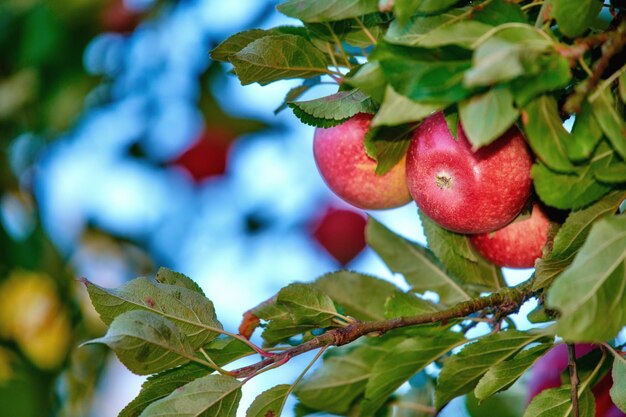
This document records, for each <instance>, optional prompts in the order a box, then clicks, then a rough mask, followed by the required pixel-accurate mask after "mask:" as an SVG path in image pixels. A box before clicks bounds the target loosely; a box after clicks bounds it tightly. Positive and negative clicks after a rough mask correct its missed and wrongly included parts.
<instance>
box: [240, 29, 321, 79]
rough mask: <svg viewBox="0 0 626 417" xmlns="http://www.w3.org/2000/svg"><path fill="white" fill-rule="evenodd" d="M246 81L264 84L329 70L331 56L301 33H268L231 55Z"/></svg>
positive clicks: (318, 73) (306, 76)
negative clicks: (298, 34) (329, 57)
mask: <svg viewBox="0 0 626 417" xmlns="http://www.w3.org/2000/svg"><path fill="white" fill-rule="evenodd" d="M230 61H231V63H232V64H233V65H234V67H235V73H236V74H237V76H238V77H239V80H240V81H241V83H242V84H243V85H246V84H251V83H254V82H258V83H259V84H261V85H266V84H269V83H271V82H273V81H277V80H284V79H289V78H310V77H315V76H318V75H324V74H327V73H328V68H327V67H328V65H329V61H328V57H327V56H326V55H325V54H324V53H323V52H322V51H320V50H319V49H317V48H316V47H315V46H313V44H312V43H311V42H309V41H308V40H307V39H305V38H304V37H302V36H297V35H271V36H264V37H262V38H260V39H257V40H255V41H253V42H251V43H250V44H248V45H247V46H246V47H245V48H243V49H242V50H241V51H239V52H237V53H236V54H235V55H232V56H231V57H230Z"/></svg>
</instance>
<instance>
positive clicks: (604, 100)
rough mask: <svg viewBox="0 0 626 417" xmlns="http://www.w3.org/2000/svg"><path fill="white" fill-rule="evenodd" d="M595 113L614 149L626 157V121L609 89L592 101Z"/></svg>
mask: <svg viewBox="0 0 626 417" xmlns="http://www.w3.org/2000/svg"><path fill="white" fill-rule="evenodd" d="M591 105H592V108H593V115H594V116H595V118H596V120H597V121H598V124H599V125H600V127H601V128H602V131H604V133H605V134H606V136H607V137H608V138H609V142H611V146H613V149H615V151H616V152H617V153H618V154H619V155H620V156H621V157H622V159H626V140H624V138H626V121H624V118H623V116H622V115H621V114H620V113H619V112H618V111H617V109H616V108H615V100H613V96H612V95H611V93H610V92H608V91H603V92H599V94H598V95H597V98H596V99H595V100H594V101H593V102H591Z"/></svg>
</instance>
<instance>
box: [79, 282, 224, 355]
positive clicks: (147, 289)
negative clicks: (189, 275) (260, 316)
mask: <svg viewBox="0 0 626 417" xmlns="http://www.w3.org/2000/svg"><path fill="white" fill-rule="evenodd" d="M84 283H85V285H86V286H87V291H88V293H89V297H90V298H91V302H92V303H93V305H94V307H95V309H96V311H97V312H98V314H100V318H101V319H102V321H103V322H104V323H105V324H111V322H112V321H113V320H114V319H115V318H116V317H117V316H119V315H120V314H123V313H126V312H128V311H132V310H147V311H150V312H152V313H155V314H158V315H160V316H163V317H164V318H166V319H168V320H171V321H172V322H173V323H174V324H175V325H176V326H177V327H178V328H179V329H180V330H181V331H182V332H183V333H184V334H185V335H187V337H188V340H189V342H190V343H191V345H192V346H193V347H194V348H198V347H200V346H202V345H203V344H205V343H207V342H209V341H210V340H212V339H214V338H216V337H217V336H218V335H219V330H221V329H222V325H221V324H220V322H219V321H217V317H216V316H215V308H214V307H213V303H212V302H211V301H210V300H209V299H207V298H206V297H204V296H202V295H200V294H199V293H198V292H196V291H194V290H190V289H187V288H185V287H181V286H178V285H168V284H161V283H158V282H156V281H152V280H150V279H148V278H144V277H140V278H135V279H133V280H131V281H129V282H127V283H126V284H124V285H122V286H121V287H119V288H117V289H111V290H109V289H105V288H102V287H99V286H97V285H95V284H93V283H91V282H89V281H87V280H84Z"/></svg>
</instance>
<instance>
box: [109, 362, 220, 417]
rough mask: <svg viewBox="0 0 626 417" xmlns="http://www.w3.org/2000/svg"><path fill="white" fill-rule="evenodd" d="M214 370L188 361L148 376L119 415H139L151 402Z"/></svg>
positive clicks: (121, 416)
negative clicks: (137, 392) (138, 391)
mask: <svg viewBox="0 0 626 417" xmlns="http://www.w3.org/2000/svg"><path fill="white" fill-rule="evenodd" d="M212 372H213V370H212V369H209V368H207V367H206V366H202V365H199V364H197V363H188V364H186V365H183V366H179V367H178V368H175V369H170V370H167V371H165V372H161V373H159V374H156V375H153V376H150V377H148V379H147V380H146V382H144V383H143V385H142V386H141V392H140V393H139V395H138V396H137V397H135V399H134V400H132V401H131V402H130V403H129V404H128V405H127V406H126V407H124V409H123V410H122V411H121V412H120V414H119V416H118V417H138V416H139V415H140V414H141V412H142V411H143V410H144V409H145V408H146V407H147V406H148V405H150V404H151V403H153V402H155V401H157V400H160V399H161V398H164V397H166V396H168V395H169V394H171V393H172V392H173V391H174V390H175V389H177V388H180V387H182V386H183V385H185V384H188V383H189V382H191V381H193V380H195V379H198V378H200V377H203V376H206V375H208V374H210V373H212Z"/></svg>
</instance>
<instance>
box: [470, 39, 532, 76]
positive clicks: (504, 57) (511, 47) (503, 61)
mask: <svg viewBox="0 0 626 417" xmlns="http://www.w3.org/2000/svg"><path fill="white" fill-rule="evenodd" d="M523 51H524V45H522V44H519V43H513V42H508V41H505V40H503V39H499V38H491V39H489V40H487V41H486V42H484V43H482V44H481V45H480V46H479V47H478V48H477V49H476V51H475V52H474V56H473V58H472V68H470V69H469V70H468V71H467V72H466V73H465V75H464V83H465V85H466V86H467V87H478V86H489V85H494V84H498V83H502V82H505V81H509V80H512V79H514V78H516V77H519V76H520V75H523V74H524V73H525V69H524V66H523V65H522V62H521V54H522V52H523Z"/></svg>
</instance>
